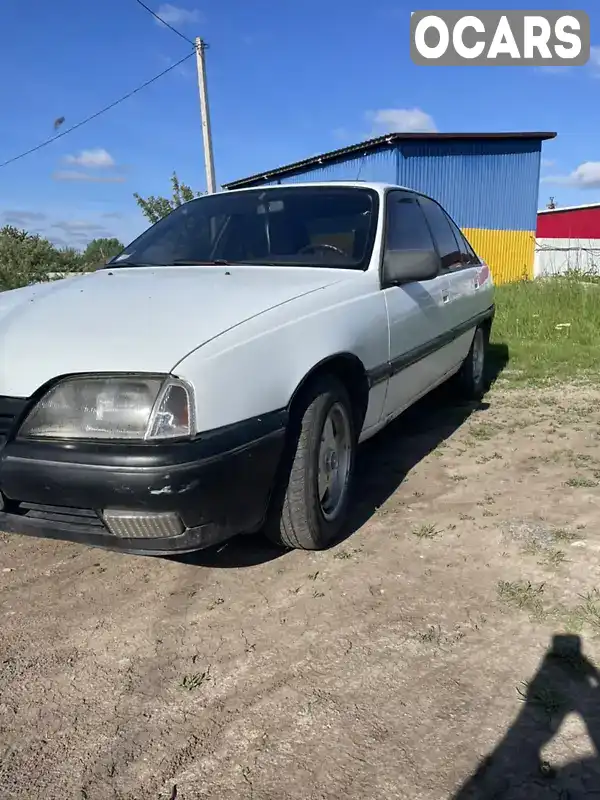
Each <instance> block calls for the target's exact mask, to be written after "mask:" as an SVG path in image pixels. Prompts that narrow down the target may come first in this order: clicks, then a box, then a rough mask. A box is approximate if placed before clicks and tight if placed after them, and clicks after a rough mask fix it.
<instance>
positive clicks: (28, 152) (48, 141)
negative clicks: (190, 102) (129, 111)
mask: <svg viewBox="0 0 600 800" xmlns="http://www.w3.org/2000/svg"><path fill="white" fill-rule="evenodd" d="M195 53H196V48H195V46H194V50H193V51H192V52H191V53H188V54H187V56H184V58H182V59H181V60H179V61H178V62H177V63H176V64H172V65H171V66H170V67H167V69H164V70H163V71H162V72H159V73H158V75H155V76H154V77H153V78H150V80H148V81H146V82H145V83H142V85H141V86H138V87H137V89H133V90H132V91H131V92H128V93H127V94H124V95H123V97H119V99H118V100H115V101H114V102H113V103H110V104H109V105H107V106H104V108H101V109H100V111H96V113H95V114H92V115H91V116H89V117H86V118H85V119H82V120H81V122H78V123H76V124H75V125H72V126H71V127H70V128H67V130H65V131H62V132H61V133H58V134H57V135H56V136H52V138H50V139H46V141H45V142H40V144H38V145H36V146H35V147H32V148H31V149H30V150H26V151H25V152H24V153H19V155H18V156H13V157H12V158H9V159H8V160H7V161H4V162H2V163H1V164H0V169H1V168H2V167H6V166H7V165H8V164H13V163H14V162H15V161H19V160H20V159H21V158H25V156H29V155H31V154H32V153H35V152H37V151H38V150H41V149H42V147H47V145H49V144H52V142H55V141H56V140H57V139H62V137H63V136H66V135H67V134H68V133H72V132H73V131H76V130H77V129H78V128H81V127H82V126H83V125H87V123H88V122H91V121H92V120H93V119H96V118H97V117H99V116H101V115H102V114H105V113H106V112H107V111H110V110H111V109H112V108H114V107H115V106H118V105H120V104H121V103H122V102H124V101H125V100H129V98H130V97H133V95H134V94H137V93H138V92H141V91H142V89H145V88H146V86H150V84H151V83H154V82H155V81H157V80H158V79H159V78H162V77H163V75H166V74H167V73H168V72H171V70H174V69H176V68H177V67H179V66H181V64H183V62H184V61H187V60H188V58H191V57H192V56H193V55H195Z"/></svg>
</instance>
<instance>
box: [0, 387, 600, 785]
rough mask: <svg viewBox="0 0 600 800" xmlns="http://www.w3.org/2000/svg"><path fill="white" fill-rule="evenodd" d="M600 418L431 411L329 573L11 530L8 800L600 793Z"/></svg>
mask: <svg viewBox="0 0 600 800" xmlns="http://www.w3.org/2000/svg"><path fill="white" fill-rule="evenodd" d="M599 400H600V389H594V388H591V387H589V386H585V385H581V386H567V387H562V388H559V389H556V390H553V391H552V392H549V391H548V390H545V391H541V390H535V389H508V388H506V387H505V386H503V385H502V383H501V382H499V383H498V384H497V385H496V388H494V389H493V391H492V392H491V393H490V395H489V396H488V398H487V400H486V404H484V405H483V407H481V408H476V409H473V408H458V409H457V408H445V407H444V406H443V405H440V404H439V402H438V401H439V397H438V398H435V399H434V400H431V399H430V400H428V401H426V402H425V403H423V404H421V405H420V407H419V408H418V409H416V410H413V411H411V412H409V413H408V414H407V415H405V417H404V418H403V419H402V420H400V421H399V422H398V423H397V424H395V425H394V426H392V428H391V429H390V430H388V431H386V432H384V433H383V434H381V435H380V436H378V437H377V438H376V439H375V440H373V441H371V442H369V443H367V444H366V445H365V446H364V447H363V448H362V451H361V454H360V471H359V476H358V479H357V484H356V487H355V488H356V496H357V501H356V504H355V509H354V514H353V528H354V532H353V533H352V535H351V536H349V538H347V539H346V540H345V541H344V542H342V543H341V544H339V545H337V546H335V547H334V548H333V549H331V550H329V551H327V552H324V553H302V552H291V553H284V554H281V553H279V552H277V551H274V550H273V549H271V548H270V547H268V546H267V545H265V544H264V543H263V542H262V541H261V540H260V539H259V538H258V537H240V538H239V539H238V540H235V541H234V542H232V543H230V544H228V545H226V546H225V547H222V548H220V549H218V550H217V549H215V550H211V551H207V552H204V553H199V554H194V555H193V556H187V557H185V558H181V559H178V560H168V559H151V558H143V557H135V556H124V555H119V554H115V553H110V552H106V551H101V550H93V549H89V548H85V547H80V546H77V545H71V544H67V543H59V542H52V541H44V540H36V539H29V538H26V537H16V536H12V535H6V534H0V626H1V627H0V798H2V800H17V798H18V800H54V798H57V799H58V798H60V800H71V799H73V800H105V799H106V800H114V799H115V798H118V800H125V799H127V800H146V798H149V799H150V800H176V799H177V800H200V799H201V798H202V799H204V798H216V799H217V800H234V798H235V800H240V799H241V800H263V799H264V800H267V798H269V799H271V798H273V799H276V800H287V798H290V799H291V798H294V799H296V798H298V799H300V798H301V799H302V800H333V798H336V800H337V798H343V799H344V800H354V799H356V800H358V799H359V798H360V799H361V800H371V799H373V800H388V799H389V800H391V798H394V799H395V798H402V799H404V798H407V799H408V798H410V800H442V799H443V798H453V800H468V799H469V798H478V799H479V798H480V799H481V800H484V798H485V800H492V798H511V799H512V798H515V800H520V799H521V798H523V800H525V798H527V800H537V798H538V797H539V798H553V799H554V798H563V800H567V799H569V800H576V798H580V797H597V798H600V766H599V763H598V762H599V759H598V758H597V748H600V675H597V673H596V671H595V667H594V666H593V664H594V659H595V658H596V660H597V662H598V663H599V664H600V642H599V640H598V638H597V637H598V634H600V593H597V592H596V587H597V586H598V587H599V588H600V580H599V577H598V564H599V561H600V490H599V489H598V488H597V487H598V483H600V404H599ZM565 633H568V634H569V635H568V636H565V635H564V634H565ZM556 634H561V636H560V637H559V638H558V639H553V637H554V636H555V635H556ZM553 647H554V650H553V651H552V652H551V649H552V648H553ZM578 647H581V648H582V652H579V651H578V649H577V648H578ZM477 770H478V773H477V774H476V775H475V773H476V771H477ZM474 775H475V777H473V776H474Z"/></svg>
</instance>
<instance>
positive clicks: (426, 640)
mask: <svg viewBox="0 0 600 800" xmlns="http://www.w3.org/2000/svg"><path fill="white" fill-rule="evenodd" d="M465 636H466V634H465V632H464V631H462V630H461V629H460V628H457V630H455V631H454V633H448V634H446V633H444V632H443V631H442V628H441V626H440V625H430V626H429V627H428V629H427V630H426V631H423V632H422V633H418V634H417V639H418V640H419V641H420V642H421V644H433V645H435V646H436V647H441V646H442V645H448V646H452V645H454V644H458V642H460V641H462V640H463V639H464V638H465Z"/></svg>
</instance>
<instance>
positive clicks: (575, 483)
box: [566, 476, 598, 489]
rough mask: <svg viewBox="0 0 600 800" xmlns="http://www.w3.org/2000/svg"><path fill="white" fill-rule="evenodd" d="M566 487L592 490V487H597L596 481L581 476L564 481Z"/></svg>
mask: <svg viewBox="0 0 600 800" xmlns="http://www.w3.org/2000/svg"><path fill="white" fill-rule="evenodd" d="M566 484H567V486H572V487H573V488H576V489H593V488H594V487H596V486H598V482H597V481H593V480H591V478H584V477H581V476H576V477H574V478H569V480H568V481H566Z"/></svg>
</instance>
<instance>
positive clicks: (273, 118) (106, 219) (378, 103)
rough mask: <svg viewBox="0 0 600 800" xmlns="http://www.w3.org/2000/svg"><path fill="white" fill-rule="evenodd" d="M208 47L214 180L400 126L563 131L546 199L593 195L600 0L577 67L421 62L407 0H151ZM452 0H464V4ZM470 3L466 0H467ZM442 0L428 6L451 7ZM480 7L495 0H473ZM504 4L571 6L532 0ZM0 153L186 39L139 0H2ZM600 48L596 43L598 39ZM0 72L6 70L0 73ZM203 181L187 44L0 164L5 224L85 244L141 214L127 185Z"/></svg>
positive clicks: (550, 145) (151, 190)
mask: <svg viewBox="0 0 600 800" xmlns="http://www.w3.org/2000/svg"><path fill="white" fill-rule="evenodd" d="M145 2H146V4H147V5H148V6H150V7H151V8H153V9H154V10H155V11H156V12H157V13H158V14H160V15H162V16H163V17H164V19H166V20H167V21H169V22H171V23H172V24H173V25H174V26H175V27H176V28H178V29H179V30H181V32H182V33H184V34H185V35H186V36H188V37H189V38H191V39H193V38H194V37H195V36H202V37H203V39H204V40H205V41H206V42H207V43H208V44H209V49H208V51H207V54H206V60H207V76H208V82H209V101H210V108H211V119H212V128H213V139H214V151H215V166H216V177H217V183H218V184H222V183H225V182H227V181H231V180H234V179H236V178H241V177H245V176H247V175H250V174H253V173H255V172H260V171H261V170H265V169H271V168H274V167H277V166H280V165H283V164H287V163H290V162H292V161H296V160H299V159H302V158H305V157H308V156H312V155H315V154H318V153H322V152H326V151H329V150H334V149H337V148H339V147H343V146H345V145H348V144H352V143H355V142H360V141H361V140H363V139H366V138H369V137H371V136H373V135H379V134H382V133H386V132H389V131H393V130H400V131H420V130H432V131H433V130H437V131H451V132H458V131H482V132H484V131H513V130H516V131H518V130H523V131H526V130H529V131H556V132H557V133H558V137H557V138H556V139H555V140H554V141H550V142H547V143H545V144H544V146H543V154H542V155H543V160H542V181H541V184H540V196H539V206H540V207H541V208H543V207H544V206H545V205H546V202H547V201H548V198H549V197H550V196H553V197H555V199H556V202H558V203H559V205H563V206H564V205H575V204H579V203H593V202H600V135H599V134H598V130H599V129H600V102H599V97H600V4H598V3H597V2H596V0H594V2H591V0H583V1H582V2H580V3H579V4H578V6H577V7H578V8H580V9H584V10H586V11H587V12H588V14H589V16H590V20H591V26H592V45H593V49H592V58H591V59H590V62H589V63H588V64H587V65H586V66H582V67H571V68H558V69H557V68H554V69H552V68H546V69H544V68H537V69H536V68H533V67H528V66H512V67H474V66H466V67H439V66H424V67H420V66H416V65H415V64H413V63H412V61H411V59H410V55H409V21H410V12H411V11H413V10H417V9H415V8H414V6H413V5H412V4H405V3H400V2H394V0H370V2H368V3H365V2H364V1H362V0H361V2H359V0H303V2H295V3H292V2H285V1H284V0H253V2H251V3H249V2H248V0H219V2H216V0H174V2H173V3H172V4H165V3H161V2H160V0H145ZM459 5H460V4H459ZM474 5H475V4H472V3H471V4H470V7H471V8H473V7H474ZM456 6H457V4H456V3H455V2H453V1H452V0H437V2H435V3H431V4H427V5H425V6H424V7H425V8H432V7H433V8H436V9H442V8H456ZM476 7H477V8H479V9H485V8H488V9H494V8H498V3H496V2H494V0H491V2H482V0H480V2H479V3H478V4H477V5H476ZM502 7H503V8H505V9H509V8H519V7H526V8H527V9H538V8H539V9H549V8H557V9H560V8H564V7H565V4H564V0H563V2H558V3H554V2H552V0H542V2H536V0H528V1H527V3H525V4H523V3H522V2H521V3H520V4H519V3H515V2H509V3H506V2H505V3H504V4H503V5H502ZM2 21H3V25H2V34H1V37H2V38H1V41H2V47H1V48H0V71H1V74H2V75H4V76H5V79H4V80H3V81H1V82H0V105H1V107H2V108H3V109H4V123H3V125H2V128H1V129H0V162H3V161H5V160H7V159H9V158H11V157H13V156H16V155H18V154H19V153H21V152H23V151H25V150H28V149H29V148H32V147H35V146H36V145H37V144H38V143H40V142H42V141H44V140H46V139H48V138H49V137H51V136H53V135H54V127H53V125H54V121H55V120H56V119H57V118H60V117H64V118H65V122H64V123H63V125H62V128H60V129H59V130H64V129H66V128H68V127H69V126H71V125H74V124H76V123H77V122H79V121H80V120H82V119H84V118H86V117H88V116H89V115H91V114H94V113H95V112H96V111H98V110H99V109H101V108H102V107H104V106H106V105H108V104H109V103H111V102H113V101H114V100H116V99H117V98H119V97H121V96H122V95H124V94H126V93H127V92H129V91H131V90H133V89H135V88H136V87H137V86H139V85H140V84H142V83H144V82H145V81H147V80H149V79H150V78H152V77H154V76H155V75H156V74H157V73H159V72H161V71H162V70H164V69H165V68H166V67H168V66H170V65H172V64H174V63H176V62H177V61H179V60H180V59H181V58H183V57H184V56H186V55H187V54H188V53H191V52H192V48H191V46H190V45H189V44H188V43H187V42H185V41H184V40H183V39H181V38H179V37H178V36H176V35H175V34H174V33H173V32H172V31H170V30H169V29H168V28H166V27H165V26H163V25H161V24H159V23H158V22H157V21H156V20H155V19H154V18H153V17H152V16H151V15H150V14H149V13H148V12H147V11H145V10H144V9H143V8H142V7H141V6H140V5H139V4H138V3H137V2H136V0H103V1H102V2H86V3H82V2H81V0H54V2H52V3H47V2H46V3H41V2H39V0H4V2H3V20H2ZM594 48H595V49H594ZM7 76H10V77H7ZM173 170H175V171H176V172H177V174H178V176H179V178H180V179H181V180H182V181H184V182H185V183H188V184H190V185H192V187H193V188H195V189H197V190H204V188H205V177H204V174H205V173H204V160H203V151H202V134H201V126H200V111H199V100H198V87H197V80H196V66H195V60H194V57H193V56H192V57H191V58H190V59H188V60H187V61H186V62H185V63H184V64H183V65H182V66H180V67H177V68H176V69H173V70H172V71H171V72H170V73H169V74H167V75H165V76H164V77H162V78H161V79H160V80H158V81H156V82H155V83H153V84H152V85H151V86H149V87H147V88H146V89H143V90H142V91H140V92H138V93H137V94H135V95H134V96H133V97H131V98H130V99H128V100H126V101H125V102H123V103H122V104H120V105H118V106H117V107H115V108H113V109H112V110H110V111H108V112H107V113H106V114H103V115H101V116H99V117H98V118H97V119H94V120H93V121H91V122H90V123H88V124H86V125H83V126H82V127H81V128H79V129H78V130H75V131H73V132H72V133H70V134H68V135H65V136H63V137H62V138H60V139H59V140H58V141H56V142H53V143H52V144H50V145H49V146H47V147H44V148H42V149H40V150H39V151H37V152H35V153H33V154H31V155H29V156H27V157H25V158H22V159H20V160H18V161H15V162H14V163H12V164H9V165H7V166H5V167H3V168H2V169H0V197H1V198H2V204H1V205H0V224H13V225H16V226H17V227H23V228H26V229H27V230H30V231H32V232H39V233H41V234H43V235H46V236H48V237H49V238H51V239H52V240H53V241H55V242H56V243H57V244H58V245H69V246H76V247H83V246H85V244H86V243H87V242H88V241H89V240H90V239H92V238H94V237H97V236H117V237H119V238H120V239H121V240H122V241H124V242H125V243H126V242H128V241H130V240H131V239H132V238H134V237H135V236H136V235H138V234H139V233H140V232H141V231H142V230H143V229H144V228H145V227H147V224H146V223H145V221H144V219H143V217H142V216H141V214H140V212H139V210H138V209H137V206H136V203H135V200H134V198H133V193H134V192H138V193H139V194H141V195H142V196H144V197H145V196H148V195H151V194H154V195H157V194H163V195H164V194H168V193H169V176H170V175H171V173H172V172H173Z"/></svg>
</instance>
